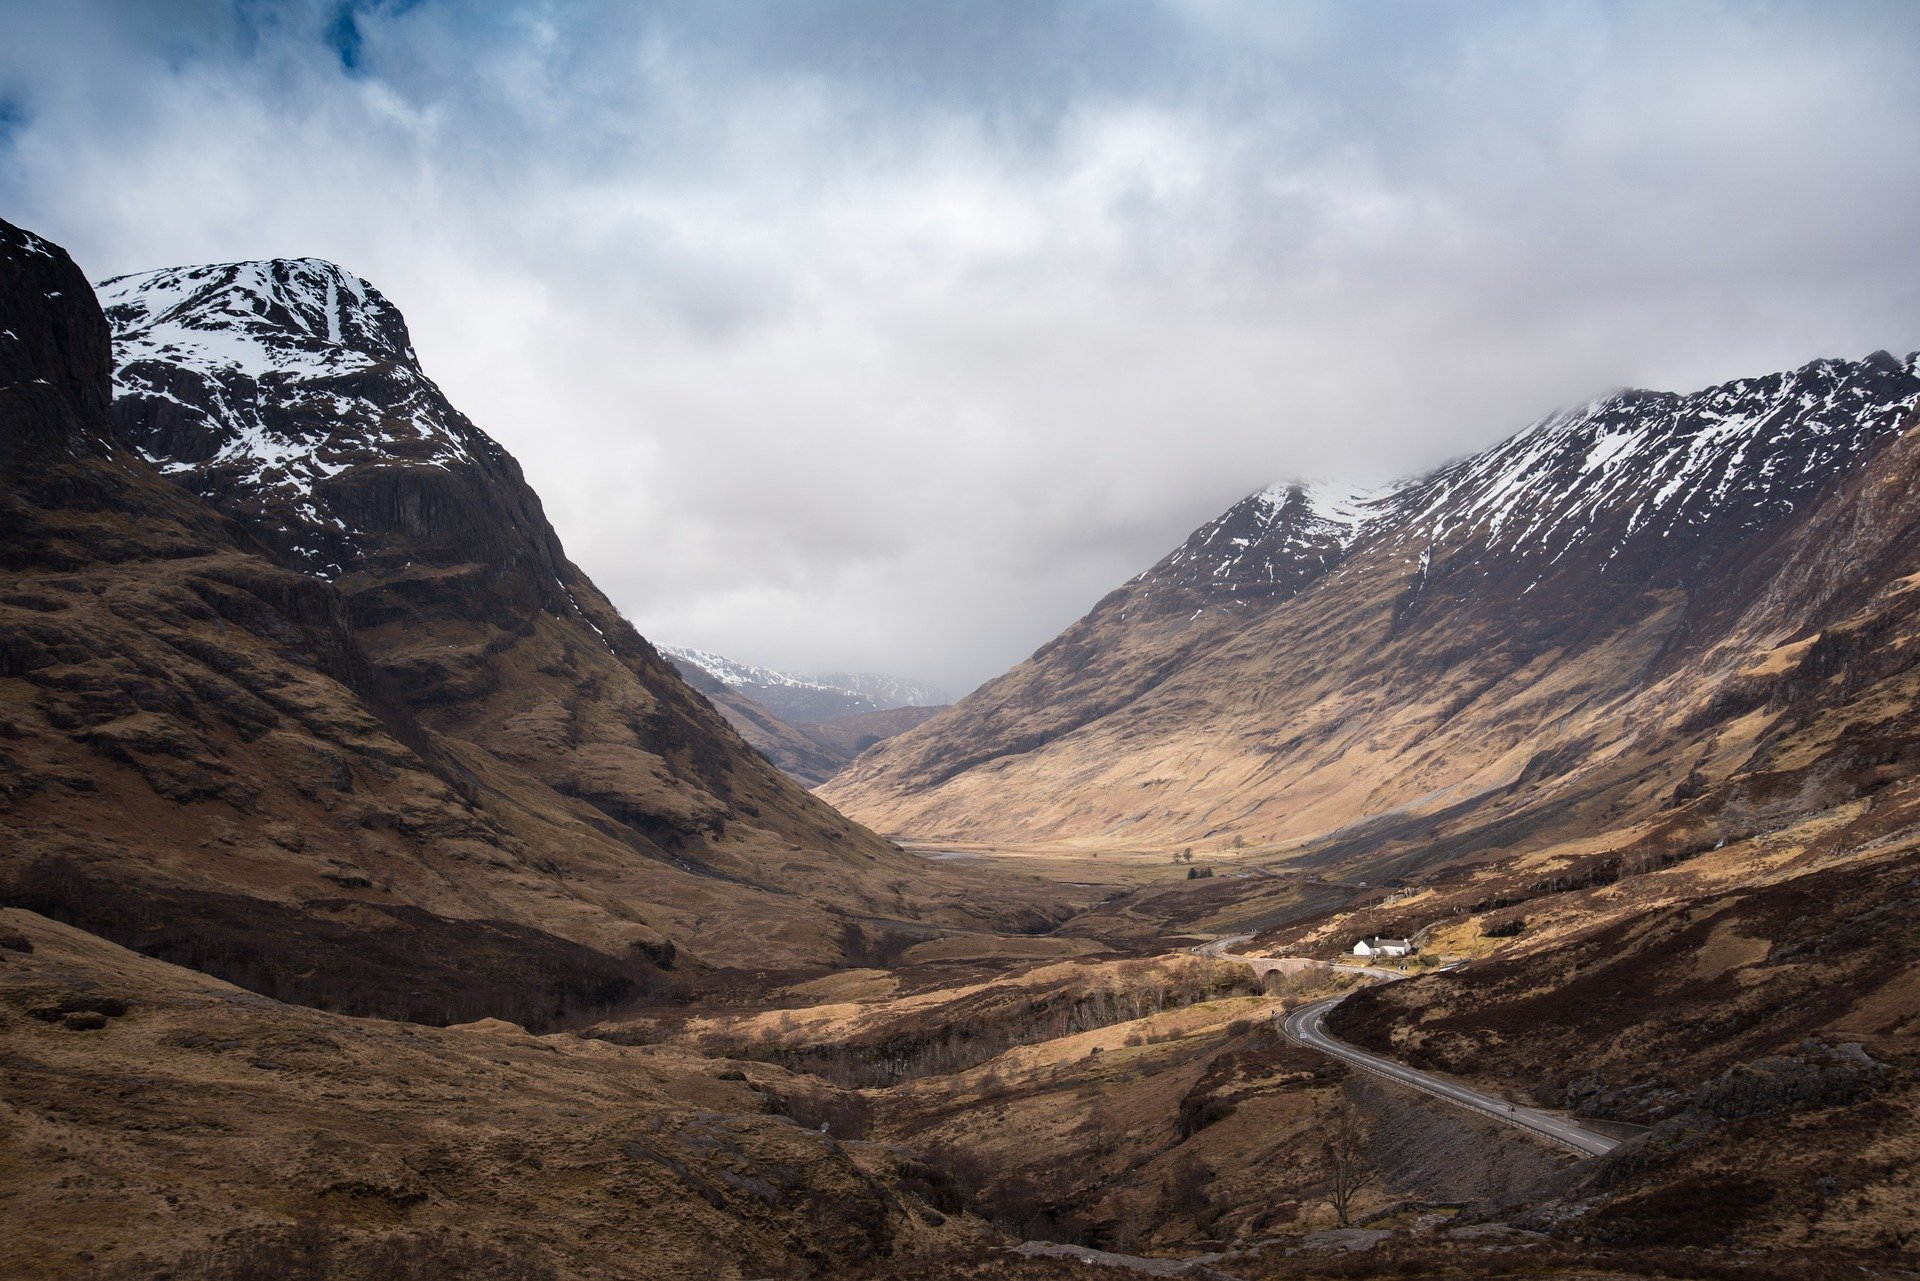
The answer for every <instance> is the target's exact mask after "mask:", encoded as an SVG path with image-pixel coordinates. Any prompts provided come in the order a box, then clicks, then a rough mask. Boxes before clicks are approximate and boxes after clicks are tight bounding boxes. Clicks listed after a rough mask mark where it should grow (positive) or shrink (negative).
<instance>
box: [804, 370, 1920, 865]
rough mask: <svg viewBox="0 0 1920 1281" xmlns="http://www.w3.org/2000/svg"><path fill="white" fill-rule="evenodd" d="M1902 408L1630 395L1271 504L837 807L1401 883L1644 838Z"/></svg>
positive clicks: (913, 826)
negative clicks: (1499, 439) (1221, 850)
mask: <svg viewBox="0 0 1920 1281" xmlns="http://www.w3.org/2000/svg"><path fill="white" fill-rule="evenodd" d="M1916 405H1920V373H1917V371H1916V361H1915V360H1912V359H1909V360H1904V361H1903V360H1900V359H1897V358H1894V357H1891V356H1888V355H1887V354H1886V353H1877V354H1876V355H1874V356H1872V357H1869V358H1868V359H1866V360H1863V361H1858V362H1850V361H1837V360H1830V361H1818V362H1815V363H1813V364H1810V365H1808V366H1806V367H1805V368H1803V369H1800V370H1796V371H1793V372H1790V373H1783V374H1776V375H1772V376H1769V377H1766V378H1760V379H1751V380H1743V381H1740V382H1736V383H1731V384H1728V385H1726V386H1723V387H1717V388H1712V389H1708V390H1706V391H1703V392H1700V393H1696V394H1693V395H1686V396H1682V395H1674V394H1670V393H1656V392H1640V391H1628V392H1621V393H1618V394H1615V395H1612V396H1608V397H1605V398H1602V399H1601V400H1599V401H1596V402H1594V403H1592V404H1590V405H1587V406H1584V407H1582V408H1580V409H1578V410H1575V411H1571V412H1568V413H1564V414H1558V415H1555V416H1553V417H1551V418H1549V419H1547V420H1545V421H1543V422H1541V423H1539V424H1536V425H1535V426H1534V427H1532V428H1529V429H1528V430H1526V431H1524V432H1522V433H1520V434H1519V435H1517V436H1515V437H1514V438H1512V439H1511V440H1509V441H1506V442H1504V443H1502V444H1501V445H1498V446H1496V447H1494V448H1493V449H1490V450H1488V451H1486V452H1485V453H1483V454H1480V455H1477V456H1475V457H1473V458H1469V459H1467V460H1465V461H1463V462H1461V463H1458V464H1454V465H1452V466H1449V467H1446V468H1443V469H1441V470H1440V471H1438V472H1435V473H1433V474H1432V475H1430V476H1426V477H1422V478H1418V479H1415V480H1413V481H1410V482H1406V483H1403V484H1401V485H1399V486H1396V487H1394V488H1393V489H1392V490H1390V491H1387V492H1385V493H1383V494H1378V495H1373V496H1370V497H1368V498H1365V499H1364V500H1360V501H1344V502H1334V501H1326V502H1323V503H1321V504H1315V503H1314V502H1313V501H1312V498H1311V494H1310V491H1305V492H1297V491H1295V490H1291V489H1290V490H1287V491H1285V492H1286V493H1287V494H1288V495H1289V496H1291V497H1294V499H1295V501H1294V505H1293V506H1292V507H1291V508H1290V509H1289V508H1286V507H1282V508H1281V509H1279V510H1277V511H1273V512H1272V513H1271V515H1269V514H1268V513H1269V509H1270V507H1271V491H1269V494H1268V495H1257V496H1255V498H1252V499H1249V500H1247V501H1246V502H1244V503H1242V504H1240V505H1239V506H1237V507H1236V508H1235V509H1233V510H1232V511H1230V512H1228V513H1227V514H1226V515H1225V516H1223V517H1222V518H1221V519H1220V520H1219V521H1216V522H1213V523H1212V524H1210V525H1209V526H1207V527H1204V528H1203V529H1202V530H1200V531H1198V532H1197V533H1196V534H1195V535H1194V536H1193V537H1192V538H1191V539H1189V541H1188V543H1187V544H1186V545H1185V546H1184V547H1183V548H1181V549H1180V550H1179V551H1177V552H1175V553H1174V554H1173V555H1172V556H1169V557H1168V558H1167V559H1166V560H1164V561H1162V562H1161V564H1160V565H1158V566H1156V567H1155V568H1154V569H1153V570H1150V571H1149V572H1148V573H1147V574H1145V575H1142V576H1141V577H1140V578H1138V579H1136V580H1134V581H1133V582H1132V583H1129V584H1128V585H1127V586H1126V587H1123V588H1122V589H1121V590H1120V591H1118V592H1116V593H1114V594H1113V595H1111V596H1109V597H1108V598H1107V599H1106V600H1104V601H1102V602H1101V603H1100V604H1099V605H1098V606H1096V607H1095V609H1094V610H1093V611H1092V612H1091V613H1090V614H1089V615H1088V616H1087V617H1086V618H1084V619H1082V620H1081V621H1080V622H1079V623H1076V624H1075V625H1074V626H1073V627H1071V628H1069V629H1068V630H1067V632H1065V633H1063V634H1062V636H1061V637H1060V638H1059V639H1057V640H1056V641H1054V642H1052V643H1050V644H1049V645H1048V646H1046V647H1043V648H1042V649H1041V650H1040V651H1039V652H1038V653H1036V654H1035V655H1034V657H1033V658H1032V659H1030V660H1028V662H1026V663H1024V664H1022V665H1021V666H1020V667H1018V668H1016V669H1014V671H1012V672H1010V673H1009V674H1008V675H1006V676H1004V677H1002V678H1000V679H999V680H997V681H995V682H992V683H991V684H989V685H988V686H986V687H984V688H983V689H982V690H980V691H979V692H977V693H976V694H974V695H973V696H971V697H969V698H968V699H965V700H963V701H962V702H961V703H960V704H958V705H957V706H956V707H955V708H954V709H953V710H952V711H950V712H948V713H946V714H944V715H942V716H940V717H937V718H935V719H934V720H932V721H929V722H928V723H927V724H926V725H924V726H922V727H920V728H919V729H918V730H915V731H912V732H911V733H908V734H906V735H902V736H901V737H900V738H898V739H895V740H892V741H891V742H888V743H885V744H882V745H881V746H880V747H878V748H876V749H874V750H873V751H872V752H870V753H869V754H868V755H867V756H866V758H865V759H863V760H862V761H861V762H859V763H858V764H857V765H856V766H855V767H853V768H852V769H850V770H848V771H846V772H845V773H843V774H842V775H840V776H839V777H838V778H836V779H835V780H834V781H833V782H832V783H831V784H830V785H828V786H827V787H826V788H824V789H823V794H825V795H826V796H828V797H829V799H832V800H834V801H835V802H836V803H837V804H840V805H842V806H843V807H844V808H846V809H847V810H848V812H850V813H853V814H855V815H857V816H859V817H861V818H863V819H864V820H865V821H867V822H869V823H872V824H873V825H875V826H876V827H879V828H881V829H882V830H889V831H895V832H902V833H911V834H913V835H915V836H943V837H953V838H963V839H975V840H990V841H1004V842H1023V841H1034V840H1042V839H1076V840H1083V841H1089V842H1094V843H1107V844H1115V845H1140V844H1148V845H1151V844H1155V843H1160V844H1172V843H1176V842H1179V843H1188V842H1215V843H1220V844H1225V843H1227V842H1228V841H1230V840H1233V839H1235V838H1237V839H1239V840H1241V841H1250V842H1254V843H1257V844H1263V845H1272V846H1298V845H1301V844H1303V843H1318V844H1320V845H1322V846H1324V847H1325V852H1326V856H1327V857H1329V858H1337V859H1360V860H1362V861H1366V860H1372V862H1373V864H1374V865H1377V866H1380V867H1382V868H1384V869H1385V870H1388V871H1391V870H1392V867H1393V866H1394V865H1395V860H1396V859H1397V858H1400V856H1401V855H1404V856H1405V859H1406V860H1411V861H1412V862H1418V861H1421V860H1426V859H1432V858H1436V857H1441V856H1442V854H1443V851H1440V850H1437V849H1436V848H1434V837H1435V836H1436V835H1437V834H1446V833H1455V834H1457V833H1460V832H1464V831H1467V830H1469V829H1475V828H1487V829H1488V830H1487V832H1486V833H1483V837H1484V840H1485V841H1496V842H1506V843H1511V842H1512V841H1513V840H1516V839H1519V838H1520V833H1522V832H1524V831H1532V830H1535V829H1544V828H1550V827H1552V826H1553V825H1554V824H1556V823H1569V822H1573V821H1575V820H1576V818H1577V817H1578V814H1577V811H1579V810H1580V808H1581V807H1582V806H1585V807H1588V810H1589V812H1587V813H1586V814H1585V816H1584V818H1583V819H1581V820H1580V821H1588V822H1590V821H1591V820H1592V819H1593V817H1594V813H1593V812H1591V811H1594V810H1608V811H1609V812H1610V813H1611V814H1612V815H1613V817H1614V818H1616V819H1618V818H1620V817H1621V816H1623V815H1625V814H1626V813H1627V811H1628V810H1632V811H1633V812H1635V813H1645V812H1647V811H1648V808H1649V807H1650V806H1652V807H1654V808H1657V805H1658V803H1659V800H1660V799H1664V796H1665V794H1666V792H1670V791H1671V789H1672V787H1673V785H1674V783H1675V782H1676V781H1677V780H1678V779H1679V778H1681V777H1684V776H1685V775H1687V774H1688V772H1689V770H1690V769H1692V768H1694V767H1695V766H1696V765H1698V766H1700V767H1701V768H1703V769H1704V770H1706V772H1707V774H1708V775H1712V774H1713V773H1714V772H1715V771H1716V770H1718V771H1722V772H1724V771H1725V770H1728V769H1730V768H1732V766H1733V765H1734V764H1735V763H1736V762H1737V761H1738V760H1740V759H1744V758H1743V757H1742V756H1741V755H1740V753H1741V752H1742V751H1746V752H1750V751H1751V750H1752V749H1753V748H1754V747H1755V746H1756V745H1757V743H1758V741H1759V739H1760V737H1761V736H1762V735H1763V734H1764V733H1765V731H1766V729H1767V728H1768V727H1769V726H1770V725H1771V724H1772V721H1771V720H1764V721H1763V720H1749V721H1742V720H1741V719H1740V718H1741V717H1742V715H1744V714H1745V713H1747V712H1751V711H1753V710H1754V706H1753V704H1752V702H1751V701H1750V700H1749V701H1746V702H1742V701H1741V700H1742V697H1743V696H1741V695H1738V694H1737V693H1735V694H1731V695H1730V691H1734V690H1737V689H1738V688H1739V686H1740V682H1741V680H1742V679H1743V678H1742V677H1741V675H1740V673H1741V672H1742V671H1743V670H1745V669H1747V668H1748V667H1751V666H1754V665H1759V666H1762V667H1765V666H1767V665H1769V664H1772V665H1774V666H1776V667H1780V666H1786V667H1792V666H1794V665H1795V664H1797V663H1798V662H1799V660H1800V658H1801V657H1803V656H1804V655H1805V653H1806V652H1807V649H1808V646H1810V645H1811V644H1812V642H1813V641H1814V639H1815V633H1816V632H1817V630H1818V628H1819V626H1821V625H1822V622H1823V620H1824V619H1826V618H1827V617H1828V616H1829V611H1830V610H1831V608H1833V605H1832V603H1831V602H1829V603H1828V604H1810V605H1809V606H1808V607H1807V608H1805V609H1802V610H1800V611H1799V612H1798V613H1796V614H1795V615H1794V616H1793V617H1791V618H1788V617H1786V616H1784V615H1783V616H1781V617H1779V618H1777V619H1776V620H1775V622H1774V625H1773V626H1772V627H1771V629H1770V630H1766V631H1765V632H1764V633H1763V632H1762V631H1761V630H1759V629H1758V628H1757V627H1755V626H1749V627H1746V628H1743V629H1740V630H1738V632H1737V633H1736V631H1735V630H1734V629H1735V628H1736V625H1737V623H1738V621H1739V620H1740V618H1741V617H1742V615H1743V614H1746V613H1748V612H1749V611H1751V610H1753V609H1755V608H1757V607H1759V606H1760V605H1761V604H1763V603H1764V602H1767V601H1769V600H1774V601H1778V600H1782V599H1784V598H1785V596H1786V595H1787V594H1788V585H1787V584H1786V583H1785V582H1784V581H1783V580H1781V579H1780V578H1779V570H1780V568H1781V565H1782V559H1781V549H1782V548H1784V547H1788V546H1792V545H1796V542H1797V540H1799V539H1801V538H1803V537H1804V535H1805V531H1806V530H1807V529H1808V527H1809V522H1810V521H1811V520H1813V519H1814V517H1815V514H1816V513H1817V512H1818V511H1819V510H1820V505H1821V503H1822V502H1823V501H1833V500H1835V497H1836V495H1839V494H1841V493H1843V491H1845V490H1846V489H1847V487H1848V486H1849V484H1852V483H1856V482H1857V481H1858V478H1859V477H1860V476H1861V475H1862V474H1863V470H1864V469H1865V468H1867V467H1868V465H1869V463H1870V461H1871V460H1872V459H1873V458H1874V457H1875V456H1876V455H1877V454H1878V453H1880V452H1881V451H1883V450H1884V449H1885V448H1886V447H1887V446H1888V444H1889V442H1892V441H1894V440H1895V439H1896V438H1898V437H1899V436H1900V433H1902V432H1903V431H1905V430H1906V429H1907V428H1908V427H1909V426H1910V424H1911V423H1912V420H1913V414H1914V410H1915V407H1916ZM1316 507H1319V508H1320V509H1321V512H1316V511H1315V508H1316ZM1322 512H1324V513H1325V514H1322ZM1867 568H1870V569H1871V570H1872V571H1873V572H1874V573H1876V574H1885V573H1888V572H1891V571H1890V569H1887V568H1884V567H1882V566H1879V565H1874V566H1870V567H1867ZM1885 581H1886V580H1884V579H1875V580H1873V581H1871V582H1866V583H1862V584H1861V587H1862V589H1863V590H1872V589H1873V588H1874V587H1876V586H1885ZM1795 646H1798V648H1797V649H1796V648H1795ZM1729 697H1731V701H1729ZM1761 701H1762V703H1764V701H1765V700H1764V699H1762V700H1761ZM1716 731H1725V732H1724V733H1723V735H1722V737H1721V738H1720V739H1718V740H1716V739H1715V737H1714V735H1715V732H1716ZM1661 780H1664V786H1662V783H1661ZM989 798H990V800H989ZM1507 819H1511V820H1513V825H1512V826H1510V827H1509V828H1502V829H1493V828H1489V827H1488V825H1489V824H1493V823H1495V821H1496V820H1507ZM1472 844H1473V841H1468V842H1467V845H1468V846H1471V845H1472ZM1462 848H1465V847H1457V848H1453V849H1452V850H1451V852H1452V853H1454V854H1458V853H1460V852H1461V849H1462Z"/></svg>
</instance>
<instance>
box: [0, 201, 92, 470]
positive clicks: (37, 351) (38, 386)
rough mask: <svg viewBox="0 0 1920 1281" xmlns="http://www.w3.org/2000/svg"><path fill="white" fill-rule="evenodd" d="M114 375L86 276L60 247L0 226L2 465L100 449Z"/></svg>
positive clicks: (0, 435) (0, 444)
mask: <svg viewBox="0 0 1920 1281" xmlns="http://www.w3.org/2000/svg"><path fill="white" fill-rule="evenodd" d="M111 375H112V368H111V357H110V354H109V338H108V333H107V327H106V324H105V323H104V322H103V321H102V320H101V318H100V309H99V308H98V307H96V306H94V305H92V297H91V287H90V286H88V284H87V279H86V277H85V276H83V275H82V274H81V273H80V269H79V268H78V267H76V266H75V265H74V263H73V259H71V258H69V257H67V253H66V251H65V250H64V249H61V248H59V247H58V246H55V245H52V244H49V243H48V242H47V241H45V240H42V239H41V238H40V237H38V236H36V235H34V234H33V233H32V232H30V231H26V230H24V229H22V228H20V227H16V226H14V225H13V224H12V223H9V222H5V221H0V396H4V397H5V398H6V399H5V401H4V414H5V417H6V427H7V429H6V431H5V433H4V434H0V461H5V462H9V463H15V464H18V463H25V462H29V461H31V460H33V459H35V458H37V457H43V456H47V455H51V454H54V453H67V454H72V453H74V452H77V451H81V450H85V449H90V448H99V447H100V446H101V443H102V442H101V441H100V439H99V437H98V434H97V432H96V431H95V430H94V428H95V427H96V426H97V423H98V421H99V420H100V419H102V418H104V417H105V416H106V410H107V404H108V402H109V400H110V399H111V396H112V392H111V390H110V386H111Z"/></svg>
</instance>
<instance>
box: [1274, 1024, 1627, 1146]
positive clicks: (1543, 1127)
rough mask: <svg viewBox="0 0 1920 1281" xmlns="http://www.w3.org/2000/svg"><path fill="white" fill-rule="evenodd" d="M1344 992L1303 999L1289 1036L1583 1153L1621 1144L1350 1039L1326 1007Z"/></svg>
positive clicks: (1284, 1026)
mask: <svg viewBox="0 0 1920 1281" xmlns="http://www.w3.org/2000/svg"><path fill="white" fill-rule="evenodd" d="M1345 999H1346V997H1345V996H1344V995H1341V996H1335V997H1329V998H1327V999H1326V1000H1324V1001H1315V1002H1313V1003H1312V1004H1311V1005H1303V1006H1301V1007H1300V1008H1299V1009H1297V1010H1295V1011H1293V1012H1292V1013H1291V1014H1288V1015H1287V1016H1286V1018H1285V1019H1284V1020H1282V1022H1281V1024H1280V1026H1281V1028H1282V1030H1284V1031H1285V1032H1286V1034H1287V1036H1288V1037H1289V1038H1290V1039H1292V1040H1294V1041H1298V1042H1299V1043H1300V1044H1301V1045H1305V1046H1308V1047H1310V1048H1312V1049H1315V1050H1319V1051H1320V1052H1321V1053H1322V1054H1329V1055H1332V1056H1333V1057H1334V1058H1336V1059H1339V1060H1340V1061H1341V1062H1343V1063H1347V1064H1351V1065H1352V1066H1354V1067H1357V1068H1359V1069H1360V1070H1361V1071H1363V1072H1371V1073H1373V1074H1374V1075H1375V1076H1383V1077H1385V1078H1387V1079H1388V1080H1389V1081H1398V1082H1399V1083H1400V1084H1402V1085H1410V1086H1412V1087H1413V1088H1414V1089H1416V1090H1422V1091H1425V1092H1426V1093H1428V1094H1431V1095H1433V1096H1434V1097H1435V1098H1437V1099H1441V1100H1443V1101H1445V1102H1447V1103H1451V1104H1453V1105H1454V1106H1455V1107H1463V1108H1468V1109H1471V1110H1472V1111H1475V1112H1479V1113H1481V1114H1483V1115H1485V1116H1489V1117H1491V1118H1493V1119H1494V1120H1496V1121H1504V1122H1506V1123H1507V1124H1508V1125H1511V1126H1515V1127H1517V1128H1519V1129H1522V1130H1527V1131H1530V1132H1531V1133H1534V1134H1537V1135H1539V1136H1540V1137H1541V1138H1543V1139H1546V1140H1548V1141H1549V1142H1553V1143H1558V1144H1559V1145H1560V1146H1561V1147H1565V1148H1571V1149H1572V1150H1573V1151H1575V1152H1578V1153H1579V1154H1580V1155H1581V1156H1605V1155H1606V1154H1607V1153H1609V1152H1611V1151H1613V1150H1614V1149H1615V1148H1617V1147H1619V1146H1620V1140H1618V1139H1610V1138H1608V1137H1607V1136H1606V1135H1604V1134H1595V1133H1594V1132H1593V1131H1592V1130H1588V1129H1583V1128H1582V1127H1581V1126H1578V1125H1576V1124H1574V1123H1573V1122H1572V1121H1569V1120H1567V1119H1566V1118H1565V1117H1560V1116H1555V1115H1554V1114H1553V1113H1551V1112H1542V1111H1540V1110H1539V1109H1538V1108H1526V1107H1520V1106H1518V1105H1516V1104H1512V1103H1509V1102H1507V1100H1505V1099H1501V1098H1495V1097H1494V1096H1493V1095H1491V1094H1482V1093H1481V1092H1480V1091H1478V1090H1474V1089H1470V1088H1468V1087H1467V1086H1464V1085H1459V1084H1456V1083H1455V1082H1453V1081H1446V1080H1442V1079H1441V1078H1439V1077H1437V1076H1433V1075H1431V1074H1429V1073H1426V1072H1421V1071H1419V1070H1417V1069H1415V1068H1410V1067H1408V1066H1406V1065H1405V1064H1403V1063H1395V1062H1394V1061H1393V1060H1392V1059H1383V1058H1381V1057H1380V1056H1379V1055H1377V1054H1369V1053H1367V1051H1365V1050H1362V1049H1360V1048H1359V1047H1357V1046H1352V1045H1348V1044H1347V1043H1346V1042H1345V1041H1342V1040H1340V1039H1338V1038H1337V1037H1335V1036H1333V1035H1332V1034H1331V1033H1329V1032H1328V1031H1327V1026H1326V1025H1327V1012H1328V1011H1330V1010H1331V1009H1333V1007H1334V1006H1336V1005H1338V1004H1340V1002H1341V1001H1343V1000H1345Z"/></svg>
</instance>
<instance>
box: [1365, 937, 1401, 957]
mask: <svg viewBox="0 0 1920 1281" xmlns="http://www.w3.org/2000/svg"><path fill="white" fill-rule="evenodd" d="M1353 954H1354V955H1355V956H1364V957H1367V958H1369V959H1371V958H1374V957H1382V956H1386V957H1392V956H1410V955H1412V954H1413V940H1412V939H1382V938H1372V939H1361V940H1360V941H1359V942H1358V943H1355V944H1354V945H1353Z"/></svg>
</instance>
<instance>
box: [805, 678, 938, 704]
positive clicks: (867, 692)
mask: <svg viewBox="0 0 1920 1281" xmlns="http://www.w3.org/2000/svg"><path fill="white" fill-rule="evenodd" d="M814 679H815V680H816V681H817V682H819V683H820V684H822V685H828V686H833V687H835V688H838V689H844V690H847V691H849V692H851V693H854V694H858V695H859V696H860V697H862V698H864V699H866V700H867V701H868V702H870V703H872V704H873V705H874V706H875V707H877V708H879V709H880V710H881V711H889V710H891V709H893V708H896V707H944V706H946V705H947V704H948V703H951V702H952V701H953V695H951V694H949V693H947V692H946V691H945V690H942V689H938V688H935V687H934V686H932V685H927V684H923V683H922V682H920V681H914V680H908V679H907V678H906V677H904V676H886V675H882V674H881V673H879V672H822V673H821V674H820V675H819V676H816V677H814Z"/></svg>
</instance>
